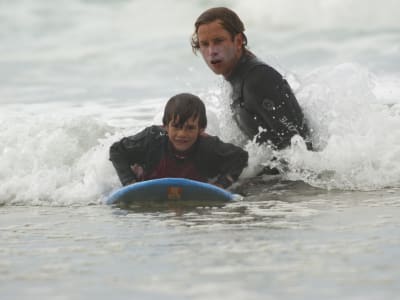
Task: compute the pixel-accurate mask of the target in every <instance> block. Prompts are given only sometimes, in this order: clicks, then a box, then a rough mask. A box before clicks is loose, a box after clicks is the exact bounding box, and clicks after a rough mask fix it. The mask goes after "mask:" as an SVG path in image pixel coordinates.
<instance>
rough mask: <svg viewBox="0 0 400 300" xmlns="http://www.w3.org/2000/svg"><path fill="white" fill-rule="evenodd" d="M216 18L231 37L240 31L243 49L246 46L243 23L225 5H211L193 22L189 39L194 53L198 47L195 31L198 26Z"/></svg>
mask: <svg viewBox="0 0 400 300" xmlns="http://www.w3.org/2000/svg"><path fill="white" fill-rule="evenodd" d="M216 20H219V21H220V24H221V26H222V27H223V28H224V29H225V30H226V31H228V32H229V34H230V35H231V37H232V40H233V38H234V37H235V36H236V35H237V34H238V33H241V34H242V36H243V49H246V46H247V37H246V35H245V34H244V30H245V28H244V24H243V22H242V20H240V18H239V16H238V15H237V14H236V13H235V12H234V11H233V10H231V9H229V8H226V7H213V8H210V9H207V10H206V11H204V12H203V13H202V14H201V15H200V16H199V17H198V18H197V20H196V22H195V23H194V33H193V35H192V39H191V46H192V50H193V52H194V53H196V52H197V50H199V49H200V44H199V38H198V36H197V32H198V30H199V27H200V26H201V25H204V24H209V23H212V22H214V21H216Z"/></svg>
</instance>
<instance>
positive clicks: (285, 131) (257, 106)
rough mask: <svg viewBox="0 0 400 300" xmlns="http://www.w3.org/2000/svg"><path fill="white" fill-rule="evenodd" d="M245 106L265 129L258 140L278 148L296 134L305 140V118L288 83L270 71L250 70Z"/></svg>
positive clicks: (271, 69)
mask: <svg viewBox="0 0 400 300" xmlns="http://www.w3.org/2000/svg"><path fill="white" fill-rule="evenodd" d="M243 100H244V107H245V109H246V110H247V111H249V112H250V113H252V114H254V115H255V118H256V121H257V122H256V123H257V124H258V126H261V127H262V128H263V129H265V131H264V132H262V133H260V135H259V137H258V139H257V141H258V142H260V143H264V142H267V141H271V142H272V143H273V144H274V145H275V146H276V147H277V148H278V149H281V148H284V147H286V146H288V145H290V139H291V138H292V136H293V135H295V134H300V135H302V136H303V137H304V130H303V126H304V118H303V113H302V111H301V108H300V106H299V104H298V102H297V99H296V97H295V96H294V94H293V92H292V90H291V88H290V86H289V84H288V83H287V81H286V80H285V79H283V78H282V76H281V75H280V74H279V73H278V72H277V71H275V70H274V69H273V68H271V67H269V66H266V65H261V66H257V67H255V68H253V69H252V70H251V71H250V72H249V73H248V74H247V76H246V78H245V80H244V85H243Z"/></svg>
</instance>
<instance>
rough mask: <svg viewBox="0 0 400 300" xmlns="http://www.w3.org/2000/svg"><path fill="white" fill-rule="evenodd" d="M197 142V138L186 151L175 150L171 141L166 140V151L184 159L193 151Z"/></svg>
mask: <svg viewBox="0 0 400 300" xmlns="http://www.w3.org/2000/svg"><path fill="white" fill-rule="evenodd" d="M197 143H198V140H197V141H196V142H195V143H194V144H193V145H192V147H190V148H189V149H188V150H186V151H177V150H176V149H175V148H174V146H173V145H172V143H171V142H170V141H169V140H168V153H169V154H170V155H171V156H173V157H175V158H176V159H186V158H188V157H189V156H191V155H192V154H193V153H194V152H195V150H196V146H197Z"/></svg>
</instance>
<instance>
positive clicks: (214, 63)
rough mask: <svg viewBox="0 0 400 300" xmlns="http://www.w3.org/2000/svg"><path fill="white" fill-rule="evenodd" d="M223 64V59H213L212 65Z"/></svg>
mask: <svg viewBox="0 0 400 300" xmlns="http://www.w3.org/2000/svg"><path fill="white" fill-rule="evenodd" d="M221 62H222V59H212V60H211V61H210V63H211V64H212V65H216V64H219V63H221Z"/></svg>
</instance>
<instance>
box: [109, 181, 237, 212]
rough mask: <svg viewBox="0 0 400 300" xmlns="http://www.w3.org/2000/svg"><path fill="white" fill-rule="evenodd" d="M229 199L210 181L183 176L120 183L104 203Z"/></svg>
mask: <svg viewBox="0 0 400 300" xmlns="http://www.w3.org/2000/svg"><path fill="white" fill-rule="evenodd" d="M233 199H234V195H233V194H232V193H230V192H229V191H227V190H224V189H222V188H219V187H217V186H215V185H212V184H208V183H204V182H199V181H195V180H190V179H184V178H160V179H152V180H147V181H141V182H137V183H135V184H131V185H128V186H124V187H122V188H120V189H119V190H117V191H115V192H114V193H112V194H111V195H110V196H109V197H108V198H107V200H106V204H109V205H113V204H115V205H120V206H129V205H131V204H137V203H143V204H146V203H154V202H158V203H160V202H164V203H165V202H173V203H183V204H184V203H188V204H200V205H201V204H204V205H207V204H210V205H212V204H213V203H224V202H228V201H232V200H233Z"/></svg>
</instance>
